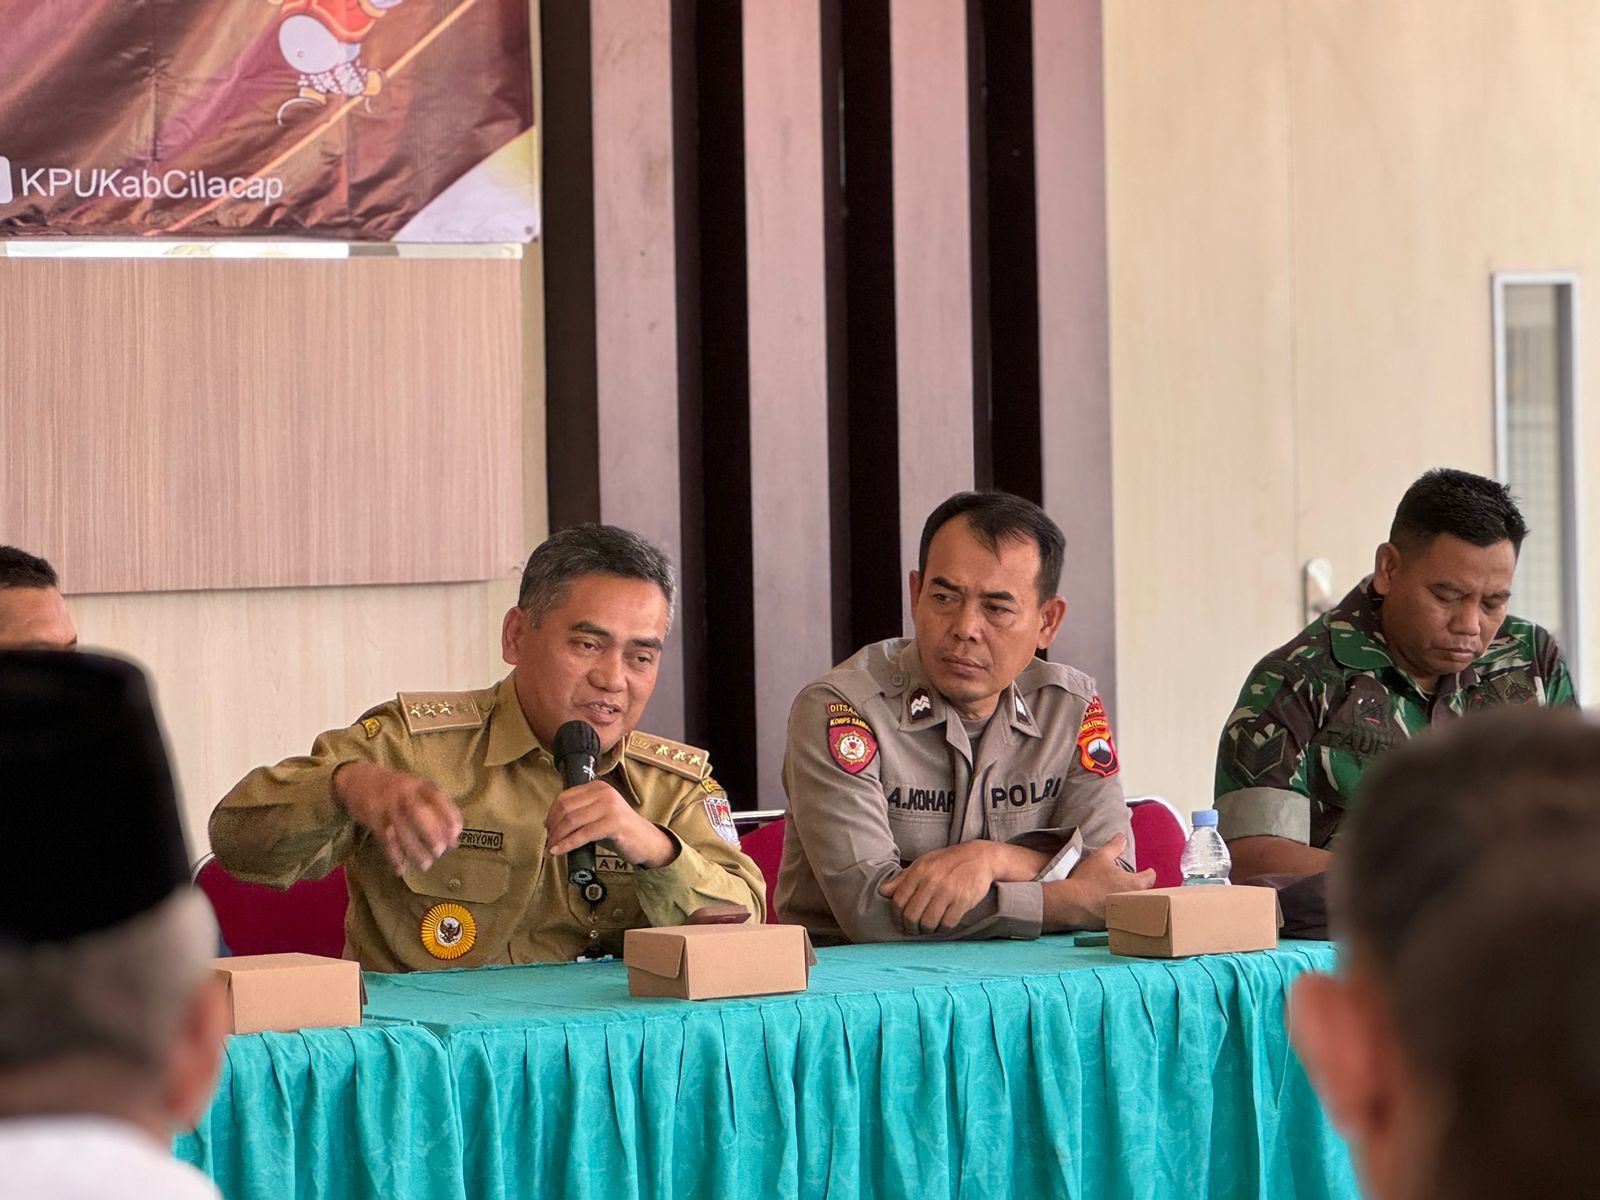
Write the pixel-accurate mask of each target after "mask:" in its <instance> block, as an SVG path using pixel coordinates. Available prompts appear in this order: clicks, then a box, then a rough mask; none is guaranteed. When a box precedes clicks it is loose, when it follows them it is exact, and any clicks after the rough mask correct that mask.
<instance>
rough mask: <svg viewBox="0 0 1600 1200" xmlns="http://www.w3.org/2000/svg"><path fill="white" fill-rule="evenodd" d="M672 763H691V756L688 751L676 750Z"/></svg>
mask: <svg viewBox="0 0 1600 1200" xmlns="http://www.w3.org/2000/svg"><path fill="white" fill-rule="evenodd" d="M672 761H673V762H688V761H689V755H688V753H687V752H686V751H683V750H674V751H673V752H672Z"/></svg>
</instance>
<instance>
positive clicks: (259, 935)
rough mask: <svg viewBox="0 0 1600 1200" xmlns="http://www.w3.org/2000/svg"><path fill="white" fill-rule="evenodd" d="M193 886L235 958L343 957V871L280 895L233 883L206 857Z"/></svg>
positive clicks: (346, 899) (305, 882)
mask: <svg viewBox="0 0 1600 1200" xmlns="http://www.w3.org/2000/svg"><path fill="white" fill-rule="evenodd" d="M194 882H195V886H196V887H198V888H199V889H200V890H201V891H202V892H204V893H205V894H206V898H207V899H208V900H210V901H211V907H212V908H213V909H214V910H215V911H216V914H217V924H218V925H219V926H220V927H221V929H222V940H223V942H224V943H225V944H226V945H227V947H228V949H229V950H231V951H232V952H233V953H235V954H284V953H288V952H291V951H296V950H298V951H300V952H301V953H303V954H321V955H325V956H326V957H328V958H339V957H341V956H342V955H343V954H344V910H345V906H346V905H347V904H348V903H349V900H350V894H349V892H348V891H347V890H346V888H345V883H344V868H343V867H335V868H334V869H333V873H332V874H330V875H328V876H326V877H325V878H323V879H306V880H302V881H301V882H299V883H297V884H295V885H294V886H293V887H291V888H289V889H288V890H287V891H279V890H278V889H277V888H271V887H267V886H266V885H265V884H261V883H246V882H244V880H242V879H235V878H234V877H233V876H232V875H230V874H228V872H227V871H225V870H224V869H223V867H222V864H221V863H219V862H218V861H217V860H216V858H215V857H213V856H212V855H210V854H208V855H206V856H205V857H204V858H203V859H201V860H200V865H199V868H198V869H197V870H196V871H195V876H194Z"/></svg>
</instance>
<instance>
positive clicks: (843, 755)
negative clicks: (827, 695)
mask: <svg viewBox="0 0 1600 1200" xmlns="http://www.w3.org/2000/svg"><path fill="white" fill-rule="evenodd" d="M828 753H829V754H831V755H833V761H834V762H836V763H838V764H839V768H840V770H842V771H846V772H848V773H849V774H851V775H855V774H858V773H859V772H861V771H862V770H864V769H865V768H866V766H867V764H868V763H870V762H871V761H872V759H873V757H874V756H875V755H876V754H877V753H878V740H877V739H876V738H875V737H873V736H872V730H870V729H868V728H867V722H866V721H865V720H864V719H863V718H862V716H861V714H860V713H858V712H857V711H856V710H855V709H854V708H852V707H850V705H848V704H830V705H828Z"/></svg>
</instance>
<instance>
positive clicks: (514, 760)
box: [211, 676, 766, 971]
mask: <svg viewBox="0 0 1600 1200" xmlns="http://www.w3.org/2000/svg"><path fill="white" fill-rule="evenodd" d="M357 761H362V762H373V763H379V764H381V765H383V766H386V767H392V768H394V769H396V770H399V771H405V772H407V773H408V774H411V775H416V776H418V777H419V778H422V779H427V780H431V781H432V782H433V783H435V784H437V785H438V786H439V787H440V788H442V789H443V790H444V791H445V793H446V794H447V795H449V796H450V797H452V798H453V799H454V800H455V801H456V803H457V804H458V805H459V806H460V808H461V819H462V825H463V829H462V833H461V839H460V842H459V844H458V845H457V846H456V848H455V849H452V850H449V851H447V852H446V853H445V854H444V855H443V856H441V857H440V858H439V860H438V861H437V862H435V863H434V864H433V866H431V867H430V868H428V870H426V871H416V870H412V871H408V872H406V874H404V875H400V876H397V875H396V874H395V873H394V868H393V867H392V866H391V865H390V864H389V860H388V858H387V857H386V856H385V854H384V852H383V848H382V847H381V845H379V844H378V841H377V839H376V838H375V837H373V836H372V835H371V834H370V833H369V832H367V831H366V830H365V829H362V828H361V827H360V826H358V825H356V824H355V823H354V822H353V821H351V820H350V818H349V817H348V816H346V815H345V813H344V810H343V809H342V808H341V807H340V806H339V805H338V804H337V803H336V802H335V800H334V797H333V783H332V780H333V773H334V771H335V770H336V769H337V768H338V767H339V766H340V765H341V764H343V763H347V762H357ZM595 772H596V777H597V778H601V779H604V780H605V781H606V782H607V783H609V784H611V786H612V787H614V788H616V789H617V791H618V792H620V793H621V794H622V795H623V797H625V798H626V799H627V800H628V801H629V803H631V804H633V805H634V806H635V807H636V808H637V809H638V810H639V811H640V813H641V814H643V815H644V816H645V817H646V818H647V819H649V820H651V821H653V822H655V823H656V825H658V826H659V827H660V828H661V829H663V830H664V831H665V832H666V833H667V834H668V835H669V836H670V837H671V838H672V840H673V841H674V842H675V843H676V844H677V846H678V856H677V858H676V859H674V860H673V861H672V862H671V863H669V864H667V865H666V866H664V867H657V868H656V869H654V870H644V869H642V868H635V867H634V866H633V865H632V864H631V863H628V862H626V861H624V860H623V859H622V858H621V857H619V856H618V855H617V854H616V853H615V852H614V851H611V850H608V848H607V847H606V845H605V843H601V844H600V845H599V846H598V847H597V849H596V855H595V859H596V863H595V865H596V867H597V869H598V874H599V877H600V881H601V882H602V883H603V884H604V885H605V887H606V897H605V899H604V900H603V901H602V902H601V903H600V904H599V905H598V906H597V907H592V906H591V905H590V904H589V902H588V901H587V900H585V899H583V898H582V897H581V896H580V895H578V892H577V889H576V888H574V887H573V886H572V885H571V884H570V883H569V882H568V881H567V864H566V859H565V858H551V857H550V856H549V855H547V854H546V853H545V830H544V825H545V817H546V815H547V814H548V813H549V811H550V806H551V804H552V803H553V802H554V801H555V798H556V796H557V794H559V793H560V792H561V791H562V790H563V786H562V781H561V775H560V773H559V772H558V771H557V770H556V767H555V762H554V760H553V758H552V757H551V754H550V752H549V751H548V750H546V749H545V748H544V747H542V746H540V745H539V742H538V740H537V739H536V738H535V737H534V736H533V731H532V730H530V729H529V728H528V722H527V720H526V718H524V716H523V714H522V706H521V705H520V704H519V703H518V702H517V695H516V690H515V688H514V686H513V684H512V680H511V678H510V677H509V676H508V677H507V678H506V679H505V680H504V681H502V682H501V683H500V685H499V686H498V687H492V688H486V689H484V690H482V691H476V692H451V693H431V694H427V695H421V694H407V695H402V696H400V697H399V698H397V699H396V700H394V701H391V702H390V703H388V704H381V705H379V706H378V707H376V708H374V709H372V710H371V711H370V712H368V713H367V714H366V715H365V716H363V717H362V718H361V719H360V720H359V721H357V722H356V723H355V724H354V725H352V726H350V728H348V729H340V730H333V731H330V732H328V733H324V734H322V735H321V736H320V737H318V738H317V741H316V744H315V745H314V746H313V747H312V750H311V754H310V755H309V756H307V757H305V758H291V759H288V760H286V761H284V762H281V763H279V764H278V765H277V766H273V767H260V768H257V769H256V770H254V771H252V772H250V774H249V775H246V776H245V777H244V779H243V780H241V781H240V782H239V784H238V785H237V786H236V787H234V789H233V790H232V791H231V792H229V793H228V794H227V796H225V797H224V798H223V800H222V803H221V804H219V805H218V806H217V808H216V811H215V812H213V813H212V814H211V844H212V847H213V849H214V850H215V851H216V855H217V858H218V860H219V861H221V863H222V865H223V866H224V867H226V868H227V869H228V870H229V871H230V872H231V873H232V874H234V875H237V876H238V877H240V878H241V879H249V880H254V881H256V882H260V883H268V884H272V885H274V886H276V887H288V886H289V885H290V884H292V883H294V882H295V881H296V880H297V879H307V878H310V879H316V878H320V877H321V876H324V875H326V874H327V873H328V872H329V871H331V870H333V868H334V866H335V865H336V864H338V863H344V864H345V870H346V879H347V881H348V883H349V887H350V907H349V910H348V911H347V913H346V915H345V940H346V945H345V955H346V957H349V958H355V959H358V960H359V961H360V962H361V964H362V966H364V967H366V968H367V969H368V970H377V971H410V970H427V969H430V968H438V967H476V966H482V965H484V964H487V963H525V962H552V961H566V960H570V959H572V958H574V957H576V956H577V955H578V954H579V953H580V952H581V951H586V950H588V951H593V950H595V948H597V947H598V948H600V949H604V950H606V951H609V952H610V953H612V954H616V955H620V954H621V952H622V934H623V932H624V931H625V930H627V929H632V928H637V927H640V926H648V925H679V924H682V923H683V922H684V921H685V920H686V919H687V918H688V917H689V915H690V914H691V913H693V912H694V911H695V910H696V909H698V908H701V907H703V906H705V905H708V904H738V905H742V906H743V907H745V908H747V909H749V910H750V912H751V913H752V914H753V918H754V919H756V920H761V919H762V918H763V916H764V913H765V909H766V902H765V887H764V885H763V883H762V880H761V873H760V872H759V871H758V870H757V868H756V866H755V864H754V863H752V862H751V861H750V859H748V858H747V857H745V855H744V854H743V852H741V851H740V849H739V844H738V835H737V834H736V833H735V832H734V829H733V822H732V817H731V814H730V813H729V811H728V798H727V796H726V795H725V794H724V793H723V791H722V788H721V787H720V786H719V785H718V784H717V783H716V782H715V781H714V780H713V779H712V778H711V764H710V762H709V761H708V759H707V757H706V754H705V752H704V751H701V750H697V749H695V748H694V747H692V746H684V745H680V744H679V743H677V742H670V741H667V740H666V739H664V738H656V737H652V736H651V735H649V734H645V733H639V732H634V733H631V734H629V735H628V737H627V738H625V739H624V740H623V741H622V742H619V743H618V744H617V745H616V746H615V747H613V748H612V749H611V750H610V751H608V752H607V753H606V754H605V755H604V756H602V757H601V759H600V761H599V762H598V763H597V764H596V767H595Z"/></svg>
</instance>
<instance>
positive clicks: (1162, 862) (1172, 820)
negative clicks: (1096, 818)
mask: <svg viewBox="0 0 1600 1200" xmlns="http://www.w3.org/2000/svg"><path fill="white" fill-rule="evenodd" d="M1128 810H1129V811H1128V817H1129V819H1130V820H1131V821H1132V822H1133V854H1134V859H1135V862H1134V866H1136V867H1138V868H1139V870H1141V871H1145V870H1149V869H1150V868H1152V867H1153V868H1155V873H1156V886H1157V887H1177V886H1178V885H1179V884H1180V883H1182V882H1183V872H1182V871H1180V870H1179V869H1178V859H1179V858H1180V857H1181V856H1182V855H1183V847H1184V844H1185V843H1186V842H1188V840H1189V834H1188V831H1187V830H1186V829H1185V828H1184V824H1183V820H1182V818H1180V817H1179V816H1178V814H1177V811H1176V810H1175V809H1173V807H1172V806H1171V805H1170V804H1168V803H1167V802H1166V801H1165V800H1163V799H1162V798H1161V797H1160V796H1134V797H1132V798H1131V799H1129V801H1128Z"/></svg>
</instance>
